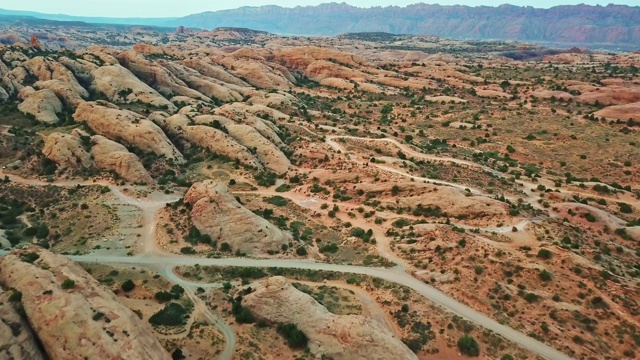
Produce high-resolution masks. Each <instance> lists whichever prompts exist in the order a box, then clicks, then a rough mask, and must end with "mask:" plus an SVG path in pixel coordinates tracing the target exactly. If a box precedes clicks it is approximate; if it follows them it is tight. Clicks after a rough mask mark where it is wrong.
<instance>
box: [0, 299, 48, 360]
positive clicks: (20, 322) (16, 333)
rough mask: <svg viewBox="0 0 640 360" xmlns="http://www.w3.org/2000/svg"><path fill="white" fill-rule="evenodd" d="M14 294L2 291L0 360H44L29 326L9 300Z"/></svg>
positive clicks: (0, 305) (0, 303) (0, 302)
mask: <svg viewBox="0 0 640 360" xmlns="http://www.w3.org/2000/svg"><path fill="white" fill-rule="evenodd" d="M12 293H13V292H2V290H0V359H3V360H10V359H11V360H40V359H44V357H43V356H42V353H41V352H40V349H39V348H38V344H37V342H36V341H35V337H34V335H33V332H32V331H31V328H30V327H29V324H28V323H27V322H26V320H25V319H23V318H22V317H21V316H20V314H19V313H18V310H17V308H16V305H15V303H13V302H11V301H10V300H9V297H10V296H11V294H12Z"/></svg>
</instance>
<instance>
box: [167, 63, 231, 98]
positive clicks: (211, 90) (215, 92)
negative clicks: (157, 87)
mask: <svg viewBox="0 0 640 360" xmlns="http://www.w3.org/2000/svg"><path fill="white" fill-rule="evenodd" d="M162 65H163V66H164V67H165V68H166V69H167V70H169V71H171V73H172V74H174V75H175V76H177V77H178V78H179V79H180V80H182V81H183V82H184V83H185V84H187V86H189V87H191V88H193V89H195V90H197V91H198V92H200V93H202V94H204V95H206V96H207V97H209V98H212V99H218V100H221V101H224V102H229V101H240V100H242V98H243V96H242V94H240V93H239V92H237V91H235V90H233V89H230V88H229V87H227V86H225V85H226V84H225V83H223V82H221V81H219V80H216V79H212V78H209V77H206V76H204V75H202V74H200V73H199V72H197V71H196V70H193V69H191V68H188V67H186V66H184V65H180V64H177V63H171V62H163V63H162Z"/></svg>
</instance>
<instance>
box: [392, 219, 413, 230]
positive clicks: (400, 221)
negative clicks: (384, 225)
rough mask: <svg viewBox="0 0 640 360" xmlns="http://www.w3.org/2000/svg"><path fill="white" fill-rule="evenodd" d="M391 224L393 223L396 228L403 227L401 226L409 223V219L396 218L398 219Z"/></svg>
mask: <svg viewBox="0 0 640 360" xmlns="http://www.w3.org/2000/svg"><path fill="white" fill-rule="evenodd" d="M391 225H393V226H394V227H397V228H403V227H405V226H407V225H409V220H407V219H398V220H396V221H394V222H393V223H391Z"/></svg>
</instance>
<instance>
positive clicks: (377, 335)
mask: <svg viewBox="0 0 640 360" xmlns="http://www.w3.org/2000/svg"><path fill="white" fill-rule="evenodd" d="M242 303H243V305H244V306H246V307H247V308H248V309H250V310H251V311H252V312H253V313H254V314H255V315H256V316H258V317H260V318H263V319H266V320H267V321H271V322H276V323H292V324H295V325H296V326H297V327H298V328H299V329H300V330H301V331H302V332H304V333H305V335H306V336H307V337H308V338H309V348H310V349H311V352H313V353H314V354H316V356H318V357H320V356H326V357H328V358H331V359H335V360H343V359H344V360H360V359H362V360H387V359H416V360H417V359H418V357H417V356H416V355H415V354H414V353H412V352H411V350H409V348H408V347H407V346H406V345H405V344H404V343H403V342H402V341H400V339H398V338H397V337H395V336H394V335H393V333H392V332H391V331H390V330H389V329H387V328H385V327H383V326H382V325H380V324H379V323H378V322H377V321H375V320H373V319H371V318H367V317H364V316H361V315H335V314H332V313H330V312H329V311H328V310H327V309H326V308H325V307H324V306H322V305H321V304H319V303H318V302H317V301H316V300H314V299H313V297H311V296H309V295H307V294H305V293H303V292H301V291H299V290H297V289H296V288H295V287H293V286H292V285H291V284H289V283H288V282H287V280H286V279H285V278H283V277H279V276H278V277H272V278H269V279H267V280H265V281H263V282H262V283H261V284H259V285H258V286H256V287H255V289H254V291H253V292H252V293H251V294H249V295H246V296H245V297H244V299H243V302H242Z"/></svg>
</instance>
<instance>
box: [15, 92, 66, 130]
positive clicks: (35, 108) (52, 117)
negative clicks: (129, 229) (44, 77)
mask: <svg viewBox="0 0 640 360" xmlns="http://www.w3.org/2000/svg"><path fill="white" fill-rule="evenodd" d="M18 110H20V111H22V112H23V113H25V114H30V115H33V116H34V117H35V118H36V120H38V121H40V122H43V123H48V124H51V123H57V122H58V121H60V119H59V118H58V115H57V114H59V113H61V112H62V103H61V102H60V100H59V99H58V97H57V96H56V94H55V93H54V92H53V91H51V90H39V91H34V92H31V93H28V94H25V99H24V101H23V102H21V103H20V105H18Z"/></svg>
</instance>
